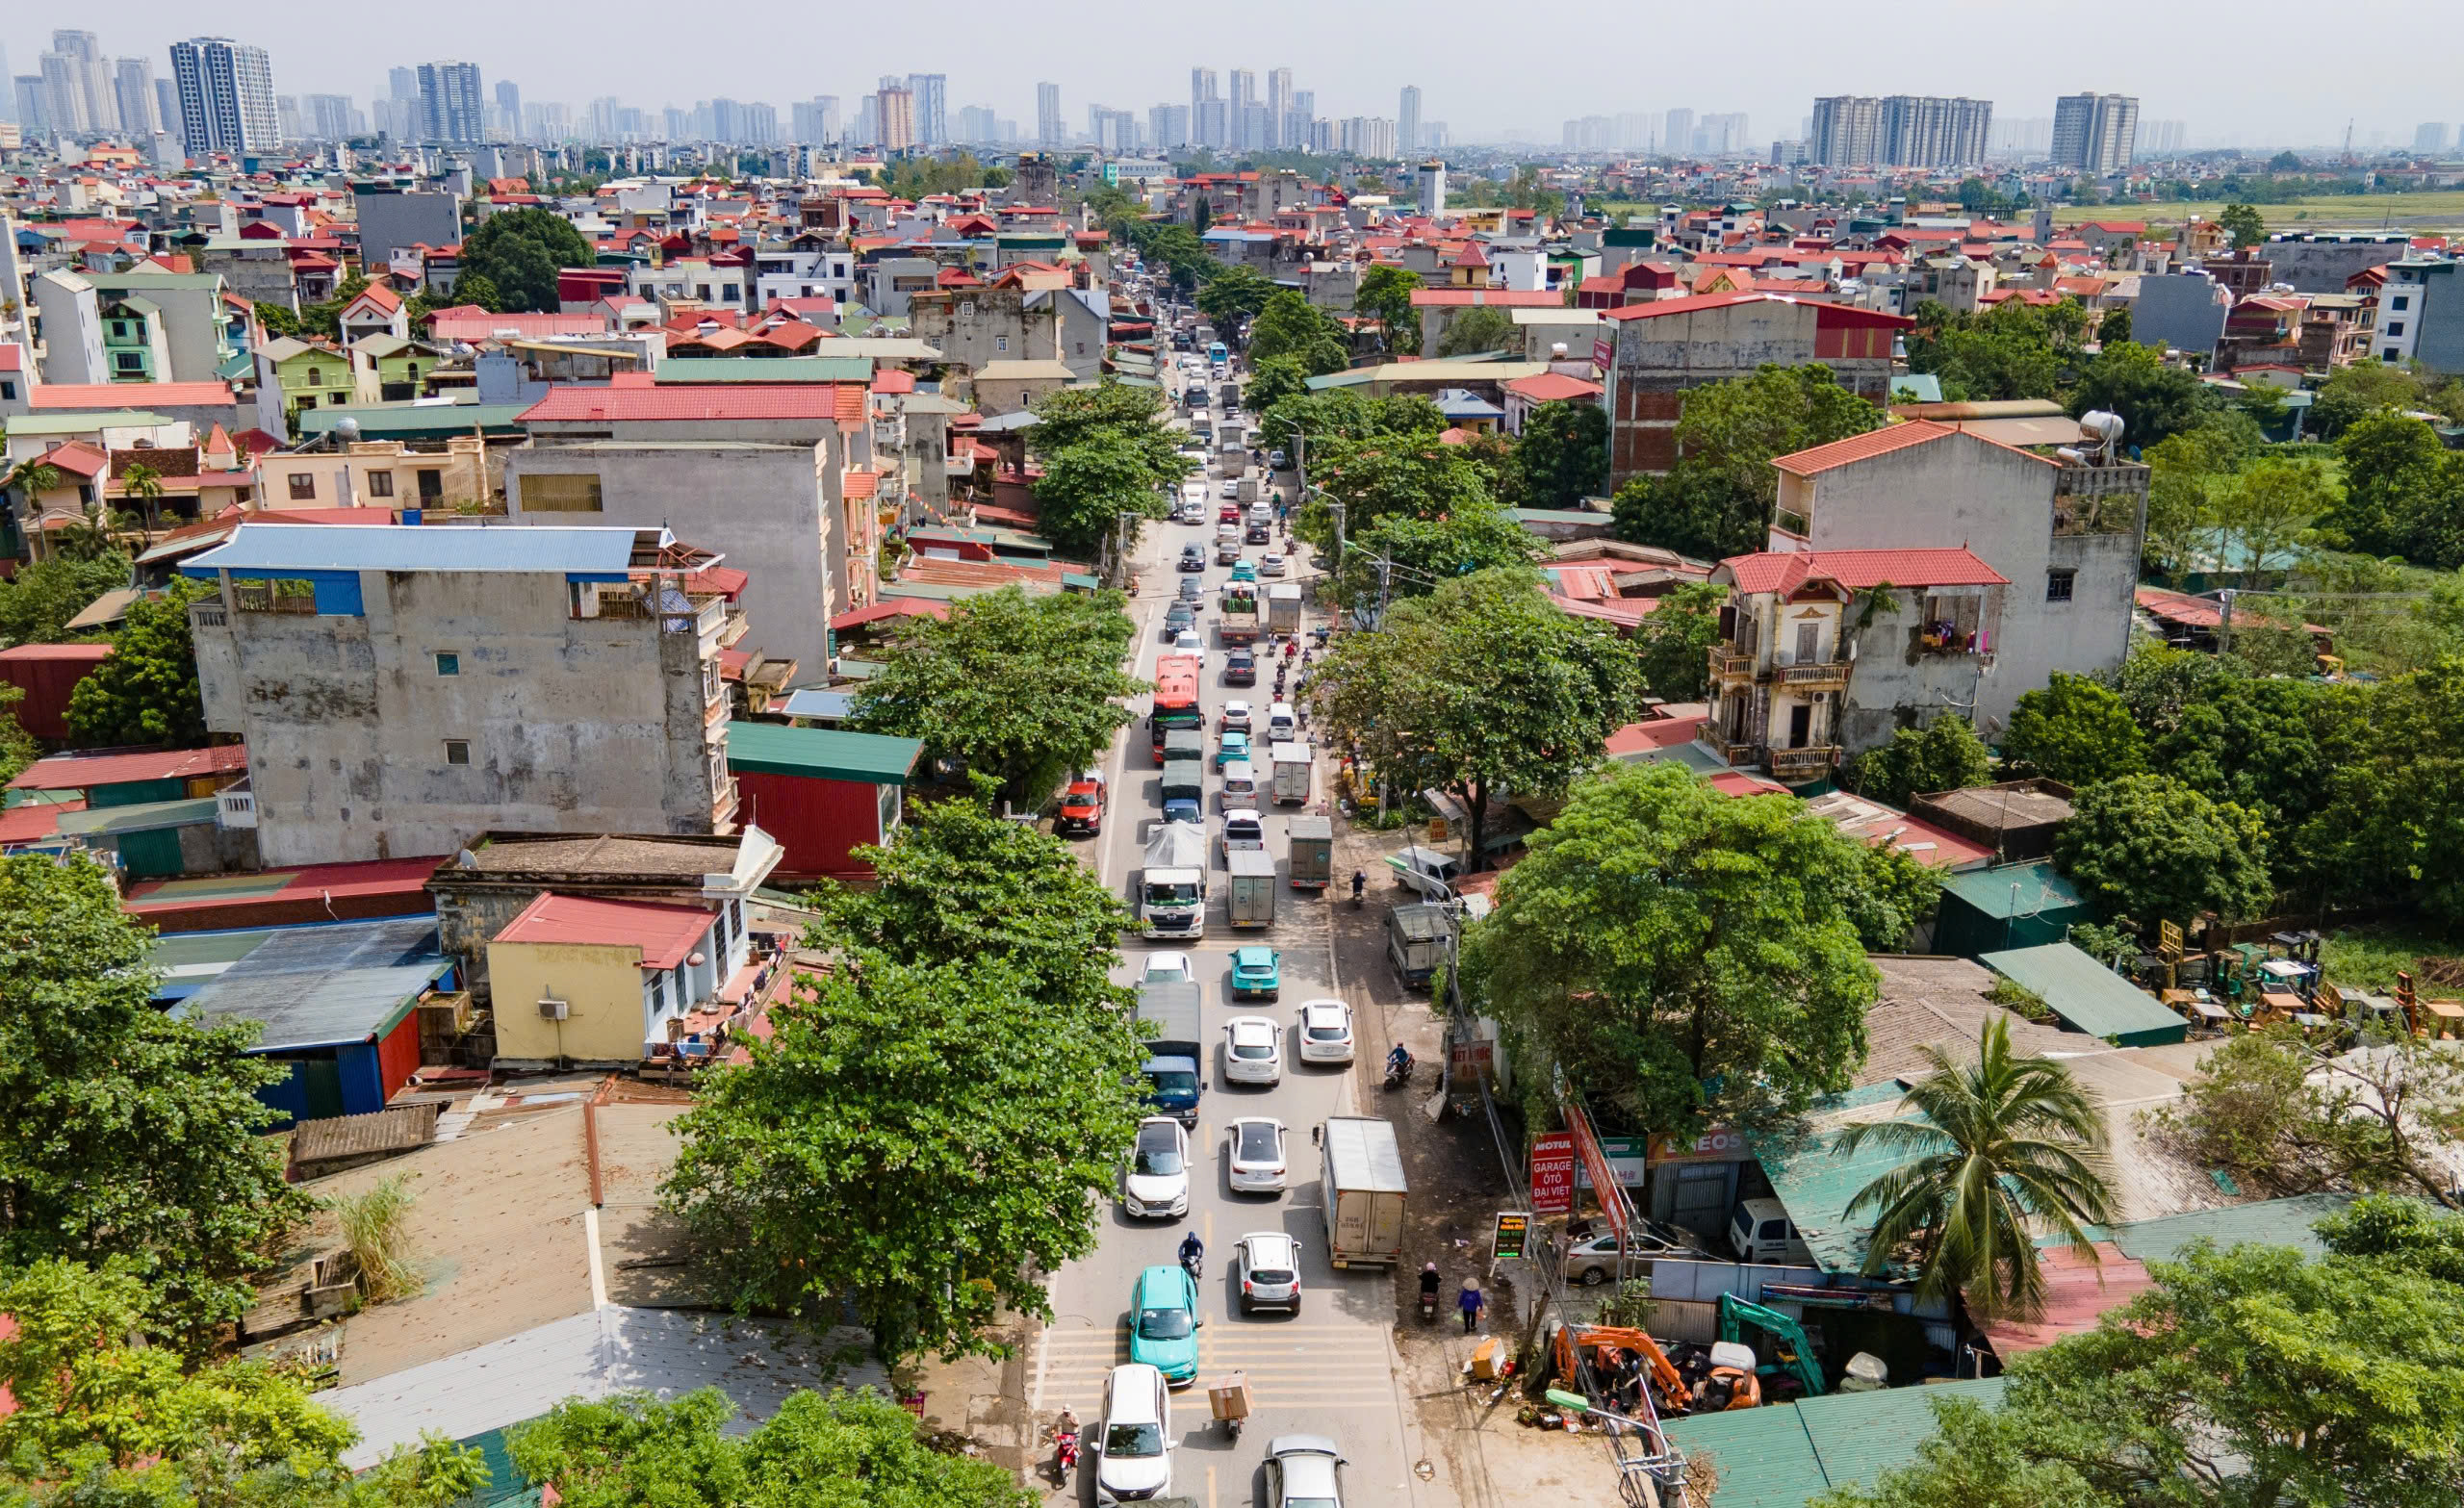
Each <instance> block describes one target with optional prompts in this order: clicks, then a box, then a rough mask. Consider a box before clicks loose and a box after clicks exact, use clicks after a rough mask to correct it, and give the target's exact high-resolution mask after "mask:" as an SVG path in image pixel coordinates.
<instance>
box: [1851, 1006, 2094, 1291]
mask: <svg viewBox="0 0 2464 1508" xmlns="http://www.w3.org/2000/svg"><path fill="white" fill-rule="evenodd" d="M1976 1046H1977V1061H1975V1063H1973V1064H1971V1065H1965V1066H1963V1065H1961V1064H1959V1063H1955V1062H1953V1061H1951V1059H1950V1057H1949V1055H1947V1054H1945V1053H1944V1052H1942V1051H1941V1050H1940V1049H1939V1048H1936V1047H1927V1048H1926V1049H1925V1057H1926V1060H1927V1061H1929V1062H1931V1063H1932V1064H1933V1065H1934V1071H1933V1072H1932V1073H1930V1074H1928V1075H1927V1076H1926V1077H1925V1078H1924V1079H1922V1080H1921V1081H1919V1082H1918V1083H1917V1084H1916V1085H1915V1086H1913V1087H1912V1088H1911V1089H1910V1090H1909V1091H1908V1096H1907V1098H1906V1099H1905V1100H1904V1101H1902V1104H1903V1105H1904V1106H1907V1107H1911V1108H1913V1109H1914V1110H1915V1111H1917V1112H1918V1113H1919V1116H1920V1118H1918V1119H1915V1120H1888V1121H1875V1122H1868V1123H1865V1124H1862V1125H1858V1126H1852V1127H1850V1128H1849V1129H1848V1130H1847V1131H1846V1132H1844V1133H1843V1134H1841V1136H1840V1137H1839V1138H1838V1140H1837V1141H1836V1142H1835V1143H1834V1146H1835V1150H1836V1151H1837V1153H1838V1154H1839V1155H1840V1156H1842V1157H1847V1156H1851V1155H1853V1154H1855V1153H1856V1152H1857V1151H1858V1150H1859V1149H1860V1148H1861V1147H1864V1146H1867V1145H1869V1144H1870V1145H1872V1146H1873V1147H1875V1148H1877V1149H1878V1150H1882V1151H1895V1152H1902V1153H1906V1154H1908V1155H1909V1156H1910V1161H1908V1162H1906V1163H1902V1164H1901V1165H1899V1166H1898V1167H1895V1168H1893V1169H1891V1170H1890V1171H1889V1172H1887V1173H1885V1174H1884V1175H1883V1176H1882V1177H1880V1178H1877V1179H1875V1180H1874V1181H1873V1182H1872V1183H1870V1184H1867V1185H1866V1186H1865V1187H1864V1188H1863V1189H1861V1190H1859V1192H1858V1194H1857V1197H1856V1198H1855V1199H1853V1200H1851V1201H1850V1202H1849V1205H1848V1213H1849V1214H1852V1215H1854V1214H1864V1213H1867V1212H1874V1213H1875V1219H1874V1230H1873V1239H1872V1243H1871V1245H1870V1246H1869V1247H1868V1249H1867V1251H1866V1254H1865V1271H1866V1273H1867V1274H1868V1275H1873V1274H1878V1273H1880V1272H1881V1271H1882V1270H1883V1266H1884V1265H1885V1264H1886V1262H1887V1261H1888V1260H1889V1259H1890V1257H1891V1255H1892V1254H1893V1253H1895V1252H1897V1251H1898V1250H1900V1249H1901V1248H1902V1247H1904V1246H1912V1247H1914V1248H1915V1250H1916V1252H1917V1255H1918V1259H1919V1263H1920V1265H1921V1267H1922V1276H1921V1277H1920V1278H1919V1280H1918V1282H1917V1288H1916V1291H1917V1293H1918V1295H1919V1296H1920V1297H1924V1298H1935V1299H1948V1298H1949V1297H1950V1296H1951V1295H1952V1294H1953V1293H1954V1292H1955V1291H1963V1292H1965V1293H1966V1295H1967V1303H1968V1309H1969V1312H1970V1313H1972V1314H1974V1315H1976V1316H1978V1317H1980V1318H2013V1319H2022V1320H2026V1319H2034V1318H2036V1317H2038V1316H2040V1315H2041V1314H2042V1313H2043V1312H2044V1277H2043V1274H2042V1273H2040V1271H2039V1270H2038V1268H2037V1250H2036V1245H2035V1241H2034V1239H2033V1238H2034V1230H2033V1227H2034V1226H2035V1225H2036V1223H2037V1222H2039V1221H2042V1222H2043V1223H2044V1224H2046V1225H2048V1226H2050V1227H2051V1229H2052V1230H2053V1232H2054V1233H2055V1234H2058V1235H2060V1236H2061V1237H2062V1238H2063V1239H2064V1240H2066V1241H2068V1242H2069V1245H2070V1249H2071V1250H2072V1251H2074V1252H2077V1253H2078V1254H2079V1255H2081V1256H2082V1257H2085V1258H2086V1259H2088V1260H2089V1261H2091V1262H2093V1261H2094V1260H2095V1257H2096V1251H2095V1247H2094V1245H2093V1244H2092V1242H2091V1241H2090V1240H2089V1237H2088V1232H2087V1231H2086V1229H2085V1228H2084V1227H2086V1226H2087V1225H2089V1224H2102V1223H2105V1222H2108V1221H2110V1220H2112V1219H2113V1217H2114V1191H2113V1174H2112V1168H2111V1164H2110V1163H2109V1162H2108V1161H2107V1158H2106V1154H2105V1120H2104V1109H2103V1106H2102V1104H2101V1103H2100V1102H2099V1101H2098V1100H2097V1098H2096V1096H2094V1095H2093V1094H2092V1093H2090V1092H2089V1091H2088V1090H2086V1089H2083V1088H2081V1087H2080V1086H2079V1084H2078V1081H2076V1080H2074V1079H2073V1078H2071V1076H2070V1070H2069V1069H2068V1068H2066V1067H2065V1066H2063V1065H2062V1064H2061V1063H2059V1062H2055V1061H2050V1060H2048V1059H2042V1058H2017V1057H2014V1056H2013V1055H2012V1052H2011V1034H2010V1031H2009V1028H2008V1027H2007V1025H2006V1024H2005V1022H2004V1020H2003V1018H2002V1017H2000V1016H1998V1015H1997V1016H1996V1017H1994V1018H1993V1019H1992V1020H1990V1021H1988V1022H1987V1023H1986V1024H1985V1028H1984V1030H1983V1031H1981V1032H1980V1033H1979V1034H1978V1035H1977V1044H1976Z"/></svg>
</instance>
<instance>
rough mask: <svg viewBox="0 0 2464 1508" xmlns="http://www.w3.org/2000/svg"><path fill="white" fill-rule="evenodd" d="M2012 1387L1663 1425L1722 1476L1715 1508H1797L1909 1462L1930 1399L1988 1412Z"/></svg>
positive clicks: (1885, 1395)
mask: <svg viewBox="0 0 2464 1508" xmlns="http://www.w3.org/2000/svg"><path fill="white" fill-rule="evenodd" d="M2008 1386H2009V1379H2008V1378H2003V1377H1987V1378H1983V1379H1972V1380H1969V1381H1965V1382H1946V1383H1937V1384H1934V1385H1933V1386H1930V1387H1924V1388H1886V1389H1884V1390H1883V1391H1881V1392H1879V1393H1826V1394H1825V1395H1823V1396H1822V1397H1819V1398H1805V1399H1802V1400H1799V1401H1797V1402H1794V1403H1776V1404H1768V1405H1765V1406H1764V1407H1762V1408H1758V1409H1735V1410H1732V1411H1729V1412H1726V1413H1721V1414H1698V1415H1694V1416H1692V1417H1690V1418H1686V1419H1671V1420H1669V1422H1668V1425H1667V1429H1668V1438H1669V1441H1670V1443H1671V1444H1675V1445H1676V1446H1677V1447H1678V1448H1679V1449H1680V1450H1681V1451H1683V1452H1684V1453H1685V1455H1686V1457H1687V1458H1688V1459H1689V1460H1697V1459H1707V1460H1708V1461H1709V1462H1710V1463H1711V1465H1713V1466H1714V1467H1715V1468H1716V1469H1717V1471H1718V1474H1719V1483H1720V1485H1719V1493H1718V1495H1717V1496H1716V1497H1715V1498H1714V1499H1713V1503H1714V1508H1804V1505H1805V1504H1806V1503H1808V1502H1809V1501H1811V1500H1812V1499H1813V1498H1814V1497H1815V1496H1816V1495H1819V1494H1821V1493H1824V1492H1827V1491H1831V1490H1834V1489H1837V1488H1842V1487H1847V1486H1851V1485H1853V1484H1860V1483H1861V1484H1865V1485H1868V1486H1870V1485H1871V1484H1872V1483H1873V1481H1874V1480H1875V1479H1876V1478H1877V1477H1878V1476H1880V1475H1881V1474H1882V1473H1883V1472H1884V1471H1886V1470H1890V1469H1891V1468H1893V1467H1898V1466H1905V1465H1907V1464H1908V1463H1909V1462H1910V1461H1912V1460H1913V1459H1915V1456H1916V1450H1917V1447H1918V1446H1920V1445H1922V1444H1924V1443H1925V1442H1926V1441H1928V1440H1930V1439H1932V1438H1933V1437H1934V1435H1935V1433H1936V1430H1935V1424H1934V1410H1933V1400H1934V1399H1936V1398H1967V1399H1971V1400H1973V1401H1975V1402H1978V1403H1982V1404H1984V1405H1986V1406H1987V1407H1989V1408H1990V1407H1994V1406H1996V1405H1998V1404H1999V1403H2000V1402H2001V1400H2002V1393H2003V1390H2004V1389H2005V1388H2006V1387H2008Z"/></svg>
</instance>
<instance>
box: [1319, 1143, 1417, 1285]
mask: <svg viewBox="0 0 2464 1508" xmlns="http://www.w3.org/2000/svg"><path fill="white" fill-rule="evenodd" d="M1318 1142H1319V1147H1320V1150H1321V1153H1322V1166H1323V1171H1324V1177H1325V1182H1324V1184H1323V1186H1322V1195H1323V1197H1324V1199H1325V1209H1326V1260H1327V1261H1328V1262H1330V1263H1332V1264H1333V1265H1336V1266H1338V1267H1378V1266H1391V1265H1394V1264H1395V1263H1396V1262H1398V1261H1399V1260H1401V1258H1402V1255H1403V1197H1404V1194H1405V1192H1406V1189H1405V1187H1404V1183H1403V1153H1402V1149H1401V1148H1400V1147H1399V1146H1398V1145H1396V1142H1395V1127H1394V1125H1393V1123H1392V1122H1390V1121H1384V1120H1378V1119H1375V1118H1373V1117H1371V1116H1367V1115H1335V1116H1331V1117H1329V1118H1328V1119H1327V1121H1326V1123H1325V1125H1323V1126H1322V1127H1320V1128H1319V1135H1318Z"/></svg>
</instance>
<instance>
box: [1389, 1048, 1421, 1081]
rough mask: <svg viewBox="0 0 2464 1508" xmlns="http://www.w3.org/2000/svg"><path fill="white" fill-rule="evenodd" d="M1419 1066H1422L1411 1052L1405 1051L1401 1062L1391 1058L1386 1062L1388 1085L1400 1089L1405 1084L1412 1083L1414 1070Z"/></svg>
mask: <svg viewBox="0 0 2464 1508" xmlns="http://www.w3.org/2000/svg"><path fill="white" fill-rule="evenodd" d="M1418 1066H1420V1064H1419V1061H1418V1060H1416V1059H1414V1058H1413V1057H1412V1055H1411V1054H1409V1053H1405V1054H1404V1055H1403V1061H1401V1062H1396V1061H1393V1060H1392V1059H1389V1060H1388V1061H1387V1063H1386V1087H1388V1088H1390V1089H1399V1088H1401V1087H1402V1086H1404V1085H1407V1084H1409V1083H1411V1082H1412V1070H1413V1069H1414V1068H1416V1067H1418Z"/></svg>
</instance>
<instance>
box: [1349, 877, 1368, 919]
mask: <svg viewBox="0 0 2464 1508" xmlns="http://www.w3.org/2000/svg"><path fill="white" fill-rule="evenodd" d="M1368 889H1369V879H1368V877H1367V876H1365V875H1354V876H1352V877H1351V908H1352V909H1353V910H1355V911H1357V910H1359V909H1360V902H1361V897H1362V895H1363V894H1365V893H1366V892H1367V891H1368Z"/></svg>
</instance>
